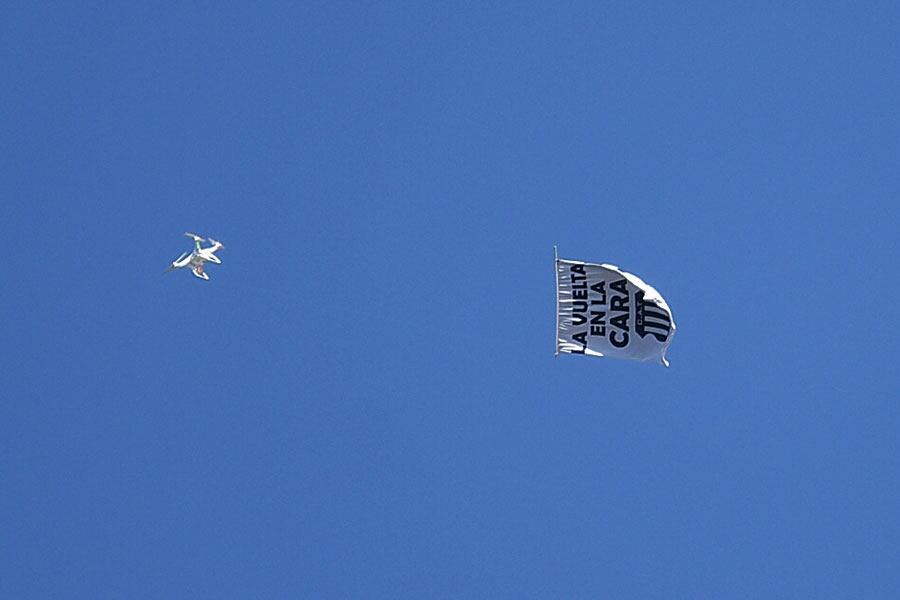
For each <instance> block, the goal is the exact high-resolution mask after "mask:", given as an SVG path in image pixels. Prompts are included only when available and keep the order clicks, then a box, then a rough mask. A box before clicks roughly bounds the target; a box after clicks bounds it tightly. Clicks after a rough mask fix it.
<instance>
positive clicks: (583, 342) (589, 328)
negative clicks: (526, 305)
mask: <svg viewBox="0 0 900 600" xmlns="http://www.w3.org/2000/svg"><path fill="white" fill-rule="evenodd" d="M674 335H675V320H674V319H673V318H672V311H671V310H670V309H669V305H668V304H666V301H665V300H663V297H662V296H661V295H660V294H659V292H657V291H656V290H655V289H654V288H653V287H651V286H649V285H647V284H646V283H644V281H643V280H642V279H641V278H640V277H637V276H636V275H632V274H631V273H626V272H625V271H622V270H621V269H619V268H618V267H616V266H615V265H607V264H593V263H585V262H580V261H575V260H563V259H560V258H557V259H556V352H557V354H558V353H560V352H564V353H567V354H589V355H591V356H611V357H614V358H624V359H628V360H640V361H647V360H654V359H658V360H659V361H660V362H662V364H664V365H665V366H667V367H668V366H669V361H668V360H666V349H667V348H668V347H669V344H671V343H672V337H673V336H674Z"/></svg>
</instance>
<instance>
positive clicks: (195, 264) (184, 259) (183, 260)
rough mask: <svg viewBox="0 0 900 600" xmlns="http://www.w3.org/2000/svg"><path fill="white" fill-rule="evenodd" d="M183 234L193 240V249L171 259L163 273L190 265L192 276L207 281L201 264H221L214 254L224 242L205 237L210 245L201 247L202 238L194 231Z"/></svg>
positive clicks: (207, 277)
mask: <svg viewBox="0 0 900 600" xmlns="http://www.w3.org/2000/svg"><path fill="white" fill-rule="evenodd" d="M184 235H186V236H188V237H189V238H191V239H193V240H194V251H193V252H183V253H182V254H181V256H179V257H178V258H176V259H175V260H173V261H172V264H171V265H169V266H168V268H166V270H165V271H163V273H168V272H169V271H171V270H172V269H180V268H182V267H190V268H191V272H192V273H193V274H194V277H199V278H200V279H205V280H207V281H209V275H207V274H206V272H205V271H204V270H203V265H204V263H207V262H211V263H216V264H217V265H220V264H222V260H221V259H220V258H219V257H218V256H216V254H215V253H216V252H218V251H219V250H221V249H222V248H224V247H225V246H224V244H222V242H219V241H216V240H214V239H212V238H206V239H207V240H208V241H209V243H210V244H212V246H208V247H206V248H201V247H200V243H201V242H202V241H203V240H204V238H202V237H200V236H199V235H197V234H196V233H191V232H190V231H188V232H186V233H185V234H184Z"/></svg>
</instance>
